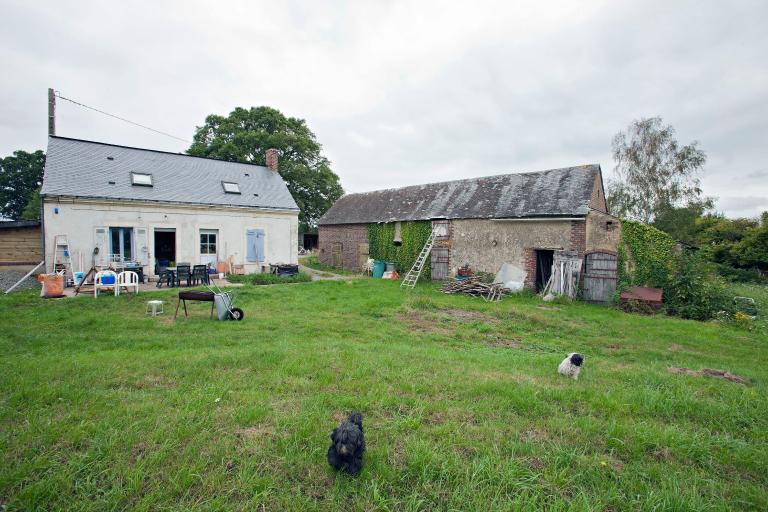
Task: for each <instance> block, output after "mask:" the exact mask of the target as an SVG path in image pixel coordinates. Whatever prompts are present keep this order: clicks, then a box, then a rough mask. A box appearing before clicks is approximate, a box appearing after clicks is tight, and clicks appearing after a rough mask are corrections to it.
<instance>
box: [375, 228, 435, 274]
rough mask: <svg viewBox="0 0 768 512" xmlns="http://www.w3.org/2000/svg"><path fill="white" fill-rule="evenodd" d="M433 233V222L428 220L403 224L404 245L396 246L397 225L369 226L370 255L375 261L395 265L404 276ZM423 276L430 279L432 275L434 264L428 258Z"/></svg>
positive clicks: (401, 229)
mask: <svg viewBox="0 0 768 512" xmlns="http://www.w3.org/2000/svg"><path fill="white" fill-rule="evenodd" d="M431 232H432V222H431V221H428V220H419V221H410V222H402V223H401V224H400V236H401V238H402V241H403V243H402V244H401V245H395V243H394V238H395V223H394V222H388V223H386V224H368V244H369V246H368V254H369V255H370V257H371V258H373V259H375V260H383V261H391V262H394V263H395V267H396V268H397V271H398V272H399V273H400V274H401V275H404V274H405V273H406V272H408V271H409V270H410V269H411V267H412V266H413V263H414V262H415V261H416V258H417V257H418V256H419V253H420V252H421V249H422V248H424V244H425V243H427V238H429V234H430V233H431ZM421 275H422V277H423V276H426V277H427V278H429V276H430V275H432V262H431V259H430V258H427V261H426V264H425V265H424V269H423V270H422V271H421Z"/></svg>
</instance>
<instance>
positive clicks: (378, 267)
mask: <svg viewBox="0 0 768 512" xmlns="http://www.w3.org/2000/svg"><path fill="white" fill-rule="evenodd" d="M386 267H387V264H386V263H385V262H383V261H381V260H374V261H373V277H374V278H375V279H381V276H383V275H384V269H385V268H386Z"/></svg>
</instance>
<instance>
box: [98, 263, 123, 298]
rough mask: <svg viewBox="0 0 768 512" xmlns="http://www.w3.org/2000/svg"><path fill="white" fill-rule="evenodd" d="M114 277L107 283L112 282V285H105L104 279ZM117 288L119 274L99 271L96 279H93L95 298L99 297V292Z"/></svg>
mask: <svg viewBox="0 0 768 512" xmlns="http://www.w3.org/2000/svg"><path fill="white" fill-rule="evenodd" d="M108 276H112V279H107V281H112V282H111V283H105V282H104V278H105V277H108ZM116 287H117V274H115V273H114V272H113V271H111V270H99V271H98V272H96V277H94V278H93V298H94V299H95V298H96V297H98V296H99V290H101V289H104V288H116Z"/></svg>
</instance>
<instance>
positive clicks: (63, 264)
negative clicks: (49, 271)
mask: <svg viewBox="0 0 768 512" xmlns="http://www.w3.org/2000/svg"><path fill="white" fill-rule="evenodd" d="M53 271H54V272H61V271H64V285H65V286H66V285H67V283H68V282H71V283H74V282H75V271H74V268H73V267H72V251H70V250H69V241H68V239H67V235H55V236H54V237H53ZM70 278H71V279H70Z"/></svg>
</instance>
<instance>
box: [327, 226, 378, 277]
mask: <svg viewBox="0 0 768 512" xmlns="http://www.w3.org/2000/svg"><path fill="white" fill-rule="evenodd" d="M318 234H319V238H318V251H319V253H318V260H319V261H320V263H322V264H324V265H334V264H335V262H334V261H333V250H334V245H335V244H341V257H342V267H343V268H345V269H347V270H360V260H361V256H360V254H361V251H362V250H363V249H366V251H365V252H366V253H367V247H368V224H335V225H325V226H320V228H319V229H318ZM362 244H364V245H362Z"/></svg>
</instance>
